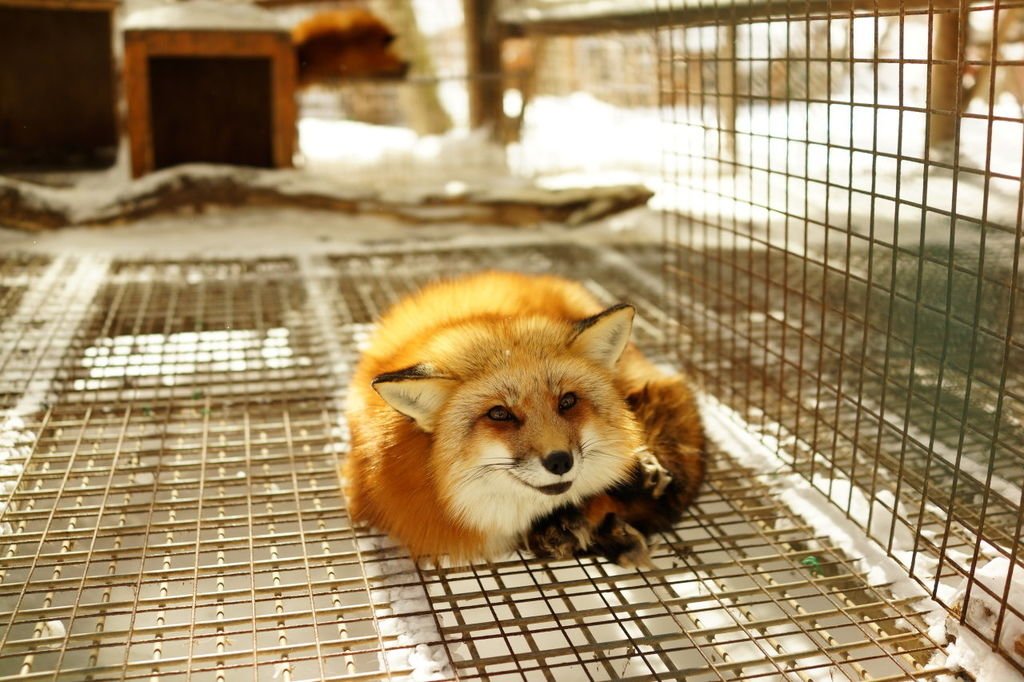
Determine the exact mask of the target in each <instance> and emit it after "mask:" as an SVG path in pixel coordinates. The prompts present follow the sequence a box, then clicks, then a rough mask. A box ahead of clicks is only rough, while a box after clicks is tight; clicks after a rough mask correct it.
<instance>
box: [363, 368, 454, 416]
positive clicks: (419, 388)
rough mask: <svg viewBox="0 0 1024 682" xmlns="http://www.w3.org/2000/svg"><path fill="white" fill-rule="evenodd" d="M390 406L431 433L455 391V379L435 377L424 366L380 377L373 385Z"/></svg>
mask: <svg viewBox="0 0 1024 682" xmlns="http://www.w3.org/2000/svg"><path fill="white" fill-rule="evenodd" d="M371 385H372V386H373V388H374V390H375V391H377V393H378V394H380V397H381V398H383V399H384V402H386V403H387V404H388V405H390V406H391V407H393V408H394V409H395V410H396V411H398V412H401V413H402V414H404V415H405V416H406V417H411V418H412V419H413V420H415V421H416V424H418V425H419V427H420V428H421V429H423V430H424V431H426V432H427V433H432V432H433V431H434V427H435V426H436V424H437V416H438V414H439V413H440V411H441V408H442V407H443V406H444V404H445V401H447V400H448V396H449V395H450V394H451V392H452V389H453V388H455V379H452V378H450V377H444V376H436V375H434V374H432V373H431V372H430V371H429V369H428V368H427V367H425V366H423V365H415V366H413V367H410V368H408V369H403V370H401V371H399V372H389V373H387V374H381V375H380V376H379V377H377V378H376V379H374V380H373V382H372V384H371Z"/></svg>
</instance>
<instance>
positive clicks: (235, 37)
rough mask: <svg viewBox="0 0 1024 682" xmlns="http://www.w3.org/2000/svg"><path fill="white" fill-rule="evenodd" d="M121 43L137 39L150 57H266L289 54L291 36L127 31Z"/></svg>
mask: <svg viewBox="0 0 1024 682" xmlns="http://www.w3.org/2000/svg"><path fill="white" fill-rule="evenodd" d="M125 40H126V41H127V40H138V41H141V42H142V44H144V45H145V49H146V52H147V53H149V54H150V55H154V56H155V55H160V56H165V57H169V56H174V55H178V56H183V57H184V56H188V57H203V56H210V57H225V56H229V55H234V56H237V57H268V56H274V55H279V54H281V51H282V45H284V46H287V48H288V51H291V37H290V36H289V35H288V33H284V32H280V31H227V30H193V29H167V30H163V29H161V30H150V29H129V30H128V31H125Z"/></svg>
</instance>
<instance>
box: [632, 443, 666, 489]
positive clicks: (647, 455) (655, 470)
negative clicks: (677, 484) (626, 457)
mask: <svg viewBox="0 0 1024 682" xmlns="http://www.w3.org/2000/svg"><path fill="white" fill-rule="evenodd" d="M639 463H640V486H641V488H643V489H644V490H649V491H650V493H651V497H652V498H654V499H658V498H659V497H661V496H662V495H663V494H664V493H665V488H667V487H668V484H669V483H671V482H672V474H670V473H669V471H668V469H666V468H665V467H663V466H661V462H659V461H658V458H657V457H655V456H654V453H652V452H651V451H650V450H648V449H647V448H646V447H645V448H643V449H641V450H640V452H639Z"/></svg>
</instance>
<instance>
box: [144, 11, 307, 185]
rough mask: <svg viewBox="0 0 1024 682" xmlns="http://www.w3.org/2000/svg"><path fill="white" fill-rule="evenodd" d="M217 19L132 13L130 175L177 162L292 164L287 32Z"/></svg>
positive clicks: (292, 121)
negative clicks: (185, 19)
mask: <svg viewBox="0 0 1024 682" xmlns="http://www.w3.org/2000/svg"><path fill="white" fill-rule="evenodd" d="M176 10H177V8H174V7H172V8H169V9H160V10H156V12H158V13H159V12H164V13H165V14H166V13H167V12H173V11H176ZM246 10H247V11H262V10H255V8H246ZM150 13H152V12H150ZM144 19H145V18H144ZM228 19H230V17H228ZM248 19H251V17H248ZM223 23H225V22H221V21H217V20H214V21H210V22H208V23H206V24H203V23H202V22H200V23H198V24H195V23H189V22H181V21H176V20H175V17H170V18H168V17H166V16H159V15H158V16H156V17H149V18H148V20H143V21H140V20H133V19H132V18H130V19H129V22H128V25H127V30H126V32H125V68H124V77H125V91H126V96H127V100H128V138H129V146H130V148H131V157H132V175H133V176H134V177H139V176H141V175H145V174H146V173H149V172H152V171H154V170H158V169H160V168H167V167H169V166H174V165H177V164H182V163H217V164H235V165H244V166H255V167H262V168H282V167H288V166H291V165H292V154H293V152H294V147H295V134H296V129H295V124H296V121H295V119H296V105H295V80H296V79H295V56H294V52H293V50H292V45H291V40H290V37H289V34H288V32H287V31H286V30H284V29H283V28H280V27H277V26H274V25H270V26H263V25H260V24H259V23H256V22H253V21H251V20H250V21H246V22H243V24H244V25H243V27H241V28H231V27H227V26H225V25H222V24H223Z"/></svg>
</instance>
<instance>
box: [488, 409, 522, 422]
mask: <svg viewBox="0 0 1024 682" xmlns="http://www.w3.org/2000/svg"><path fill="white" fill-rule="evenodd" d="M487 418H488V419H490V420H491V421H496V422H511V421H515V419H516V418H515V415H513V414H512V413H511V412H510V411H509V409H508V408H507V407H502V406H501V405H495V406H494V407H492V408H491V409H489V410H487Z"/></svg>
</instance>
